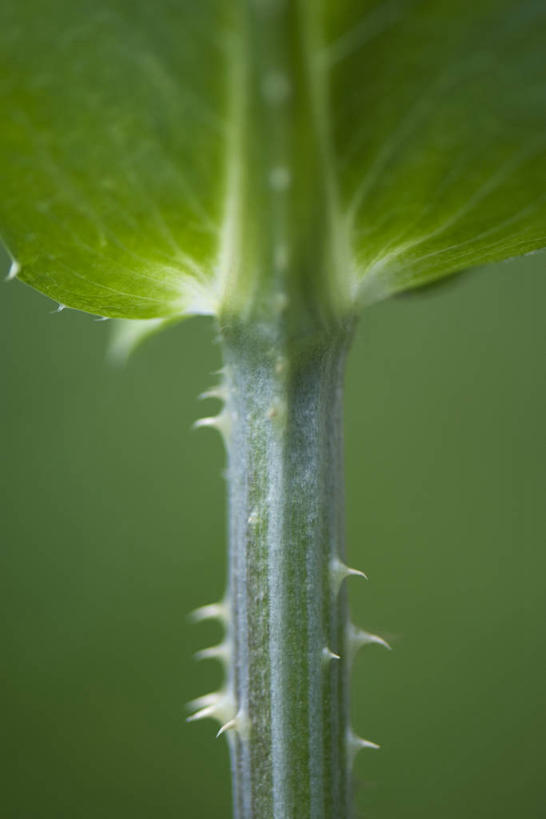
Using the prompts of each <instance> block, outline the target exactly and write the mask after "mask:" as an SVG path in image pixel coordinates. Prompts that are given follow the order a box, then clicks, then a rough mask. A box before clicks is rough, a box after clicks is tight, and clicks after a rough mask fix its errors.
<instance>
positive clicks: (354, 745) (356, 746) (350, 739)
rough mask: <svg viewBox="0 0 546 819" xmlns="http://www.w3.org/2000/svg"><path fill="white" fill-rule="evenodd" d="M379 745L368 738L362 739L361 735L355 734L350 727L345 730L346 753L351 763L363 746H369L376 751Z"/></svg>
mask: <svg viewBox="0 0 546 819" xmlns="http://www.w3.org/2000/svg"><path fill="white" fill-rule="evenodd" d="M380 747H381V746H380V745H378V744H377V743H376V742H371V741H370V740H369V739H362V737H359V736H357V735H356V734H354V733H353V732H352V731H351V730H350V729H349V730H348V731H347V753H348V756H349V762H350V764H351V765H352V764H353V762H354V759H355V756H356V755H357V753H358V752H359V751H362V750H363V749H364V748H371V749H373V750H374V751H378V750H379V749H380Z"/></svg>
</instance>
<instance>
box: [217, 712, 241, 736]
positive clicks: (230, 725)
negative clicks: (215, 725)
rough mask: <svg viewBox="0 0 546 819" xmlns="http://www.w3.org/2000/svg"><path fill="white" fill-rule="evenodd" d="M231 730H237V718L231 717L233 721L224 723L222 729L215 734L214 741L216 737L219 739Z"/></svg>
mask: <svg viewBox="0 0 546 819" xmlns="http://www.w3.org/2000/svg"><path fill="white" fill-rule="evenodd" d="M232 728H237V718H236V717H233V719H230V720H228V721H227V722H225V723H224V725H222V727H221V728H220V729H219V731H218V733H217V734H216V739H218V737H221V736H222V734H223V733H224V731H230V730H231V729H232Z"/></svg>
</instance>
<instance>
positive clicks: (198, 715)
mask: <svg viewBox="0 0 546 819" xmlns="http://www.w3.org/2000/svg"><path fill="white" fill-rule="evenodd" d="M217 711H218V705H216V704H214V705H207V706H206V707H205V708H201V710H200V711H196V712H195V714H190V716H189V717H187V719H186V722H197V720H200V719H207V717H213V718H214V719H218V717H217Z"/></svg>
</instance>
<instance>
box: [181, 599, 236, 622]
mask: <svg viewBox="0 0 546 819" xmlns="http://www.w3.org/2000/svg"><path fill="white" fill-rule="evenodd" d="M189 618H190V620H191V621H192V622H193V623H201V622H202V621H203V620H219V621H220V622H221V623H227V622H228V620H229V611H228V607H227V605H226V604H225V603H209V605H207V606H200V607H199V608H198V609H194V611H192V612H191V613H190V615H189Z"/></svg>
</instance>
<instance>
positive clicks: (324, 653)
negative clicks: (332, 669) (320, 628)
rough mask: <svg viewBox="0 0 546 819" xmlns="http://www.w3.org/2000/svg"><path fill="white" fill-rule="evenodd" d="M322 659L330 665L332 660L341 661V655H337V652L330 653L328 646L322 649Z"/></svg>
mask: <svg viewBox="0 0 546 819" xmlns="http://www.w3.org/2000/svg"><path fill="white" fill-rule="evenodd" d="M322 659H323V660H324V662H325V663H330V662H331V661H332V660H341V657H340V656H339V654H336V653H335V651H330V649H329V648H328V646H324V648H323V649H322Z"/></svg>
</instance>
